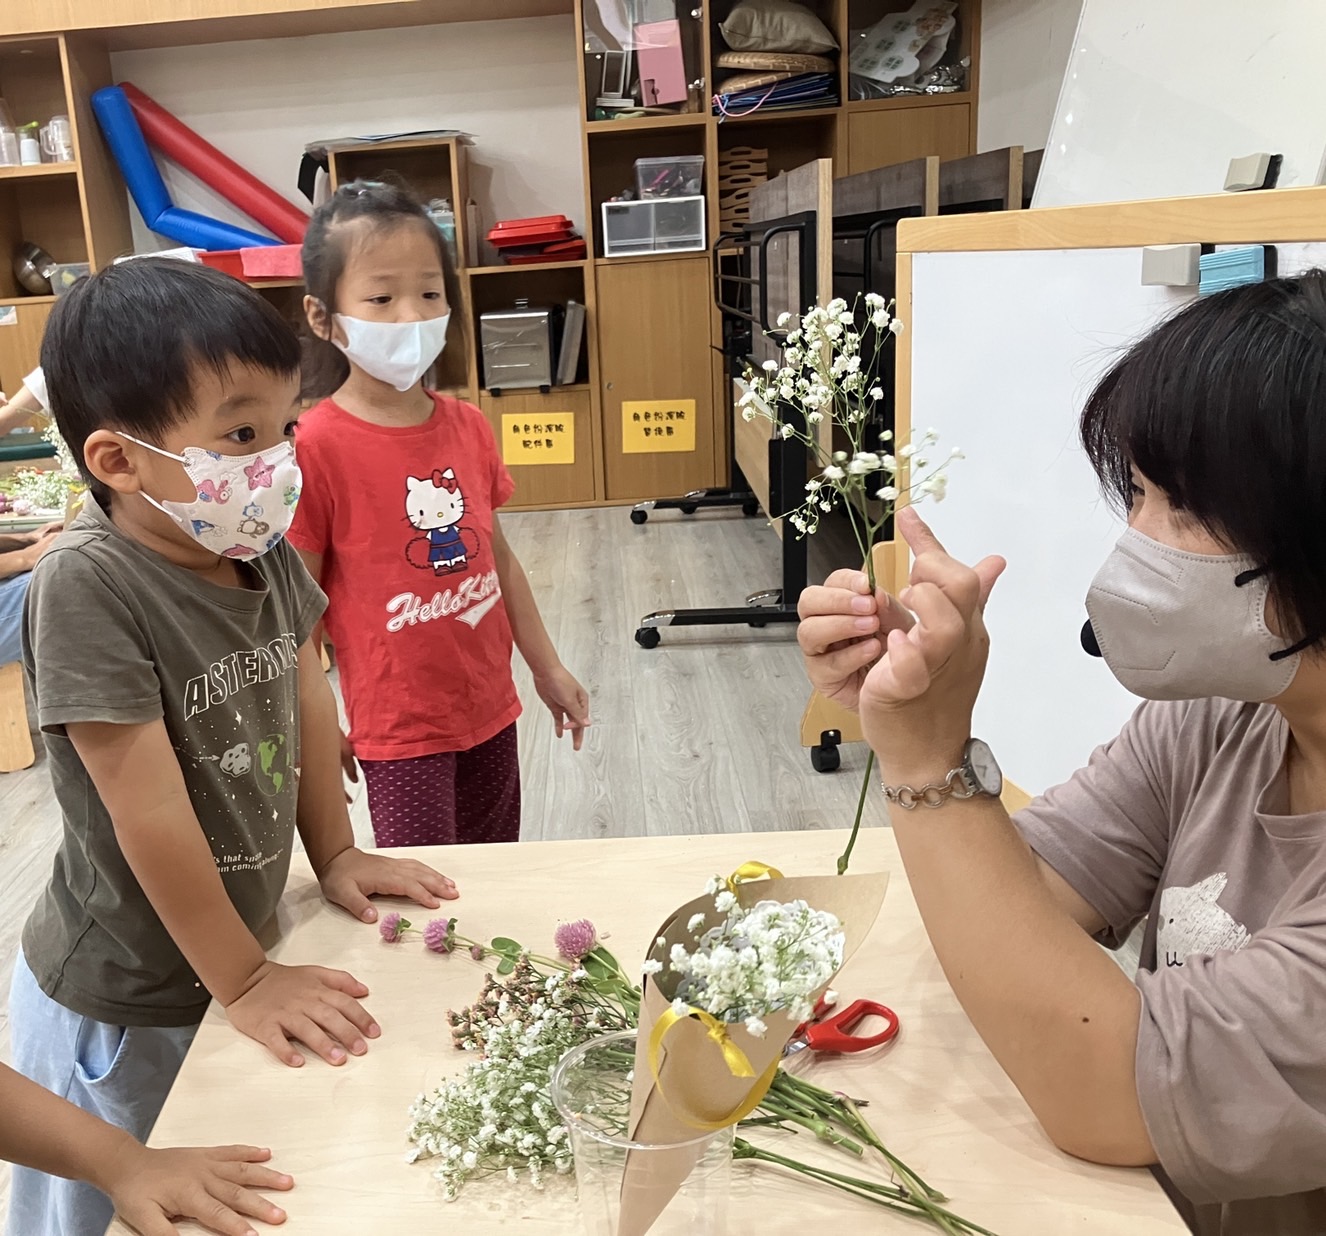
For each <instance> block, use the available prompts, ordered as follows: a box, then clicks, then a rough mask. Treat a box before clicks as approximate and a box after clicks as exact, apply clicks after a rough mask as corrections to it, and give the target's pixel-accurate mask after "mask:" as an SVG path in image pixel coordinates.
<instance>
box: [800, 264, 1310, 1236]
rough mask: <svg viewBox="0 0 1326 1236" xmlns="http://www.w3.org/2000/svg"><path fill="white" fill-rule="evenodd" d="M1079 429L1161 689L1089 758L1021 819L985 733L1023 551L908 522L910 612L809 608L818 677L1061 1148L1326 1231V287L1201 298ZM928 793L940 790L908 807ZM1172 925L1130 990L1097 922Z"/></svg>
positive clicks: (1109, 573)
mask: <svg viewBox="0 0 1326 1236" xmlns="http://www.w3.org/2000/svg"><path fill="white" fill-rule="evenodd" d="M1081 428H1082V438H1083V442H1084V445H1085V446H1086V449H1087V452H1088V454H1089V456H1090V458H1091V460H1092V463H1093V465H1094V466H1095V469H1096V472H1097V474H1098V476H1099V477H1100V479H1101V481H1102V484H1103V486H1104V488H1105V489H1106V491H1107V493H1109V494H1110V495H1111V496H1112V497H1115V498H1118V499H1120V501H1121V505H1124V506H1125V507H1127V509H1128V523H1129V529H1128V531H1127V532H1126V533H1125V534H1124V536H1123V538H1122V539H1121V540H1120V542H1119V545H1118V546H1117V547H1116V549H1115V550H1114V552H1113V553H1112V554H1111V555H1110V557H1109V559H1108V560H1107V561H1106V563H1105V565H1104V566H1103V567H1102V569H1101V572H1100V573H1099V575H1098V576H1097V577H1096V580H1095V582H1094V583H1093V585H1092V588H1091V592H1090V594H1089V596H1088V612H1089V614H1090V615H1091V625H1092V628H1093V629H1094V632H1095V635H1096V638H1097V640H1098V642H1099V646H1100V648H1101V649H1102V651H1103V654H1104V656H1105V659H1106V662H1107V663H1108V664H1109V666H1110V668H1111V670H1113V671H1114V673H1115V674H1116V676H1117V677H1119V679H1120V680H1121V681H1122V682H1123V683H1124V685H1125V686H1127V687H1128V688H1129V689H1130V690H1132V691H1133V692H1134V693H1136V694H1138V695H1141V696H1143V697H1144V698H1146V699H1148V701H1151V702H1147V703H1144V704H1143V705H1142V706H1141V707H1140V708H1139V709H1138V711H1137V713H1136V714H1135V715H1134V717H1133V718H1132V720H1131V721H1130V722H1129V723H1128V725H1127V726H1126V727H1125V728H1124V730H1123V732H1122V733H1121V734H1120V735H1119V737H1118V738H1116V739H1115V740H1114V741H1113V742H1111V743H1109V744H1107V745H1106V746H1104V747H1102V748H1101V749H1100V750H1098V751H1097V752H1096V753H1095V754H1094V755H1093V756H1092V757H1091V761H1090V763H1089V764H1088V765H1087V767H1086V768H1084V769H1082V770H1081V771H1079V772H1078V773H1077V774H1076V775H1075V776H1074V777H1073V778H1072V780H1071V781H1069V782H1068V783H1067V784H1065V785H1063V786H1060V787H1059V788H1057V789H1055V790H1052V791H1051V792H1050V793H1049V794H1047V795H1045V796H1044V797H1043V798H1041V799H1039V800H1037V801H1036V802H1035V803H1033V804H1032V805H1031V807H1029V808H1028V809H1027V810H1025V811H1023V812H1021V813H1019V815H1018V817H1017V818H1016V820H1014V821H1010V820H1009V818H1008V816H1007V814H1006V813H1005V812H1004V810H1003V808H1002V807H1001V806H1000V804H999V801H998V798H997V797H993V796H991V795H990V794H989V793H986V792H985V791H986V790H988V789H991V788H995V783H996V782H997V776H994V775H993V774H992V770H991V769H990V768H989V767H988V766H987V764H986V763H985V762H983V760H982V757H983V756H984V755H985V752H983V751H982V749H981V747H980V746H979V745H978V746H975V747H972V746H971V744H969V742H968V740H969V739H970V738H971V714H972V707H973V704H974V703H975V700H976V697H977V693H978V691H979V689H980V684H981V678H982V674H983V671H984V666H985V660H986V655H987V650H988V638H987V636H986V632H985V627H984V624H983V621H982V611H983V609H984V606H985V603H986V600H987V598H988V597H989V595H990V591H991V588H992V587H993V586H994V583H995V581H996V579H997V578H998V576H999V574H1000V572H1001V571H1002V570H1003V567H1004V563H1003V561H1002V560H1001V559H998V558H987V559H986V560H985V561H983V562H981V563H980V564H978V565H977V566H976V567H975V568H969V567H967V566H964V565H963V564H961V563H958V562H955V561H954V560H953V559H952V558H950V557H949V556H948V555H947V554H946V553H945V552H944V549H943V547H942V546H941V545H940V544H939V542H938V541H937V540H936V539H935V538H934V536H933V535H932V534H931V533H930V531H929V529H928V528H926V526H925V525H924V523H922V522H921V520H920V518H919V517H918V516H917V515H916V513H915V512H914V511H904V512H902V513H901V514H900V515H899V517H898V521H897V522H898V527H899V530H900V531H901V533H902V535H903V536H904V537H906V539H907V541H908V543H909V544H910V545H911V547H912V549H913V551H914V554H915V559H914V561H915V565H914V567H913V570H912V574H911V583H910V587H909V588H907V589H904V590H903V592H902V594H901V596H900V598H899V599H900V601H901V602H902V605H898V604H896V603H894V602H893V601H892V600H890V599H889V598H887V597H885V596H883V595H881V596H880V597H879V598H878V599H877V598H875V597H872V596H870V595H869V589H868V586H867V585H866V583H865V581H864V577H863V576H861V575H860V574H859V573H858V572H838V573H837V574H835V575H834V576H832V577H831V578H830V579H829V580H828V582H827V583H826V585H825V586H824V587H823V588H812V589H809V590H807V592H806V593H805V595H804V596H803V598H802V603H801V612H802V616H803V619H804V621H803V622H802V624H801V630H800V639H801V645H802V650H803V652H804V653H805V656H806V662H807V667H808V671H809V673H810V676H811V679H812V680H813V682H814V683H815V685H816V686H817V687H818V688H819V689H820V690H821V691H822V692H824V693H825V694H827V695H829V696H831V697H833V698H835V699H837V700H839V701H840V702H842V703H844V704H847V705H848V706H851V707H854V708H859V711H860V714H861V719H862V724H863V728H864V731H865V734H866V737H867V739H868V740H869V742H870V743H871V746H872V747H873V748H874V750H875V751H876V752H877V753H878V755H879V758H880V764H881V776H882V779H883V781H884V784H885V786H886V787H892V789H893V790H894V793H893V794H892V795H891V796H890V798H891V803H890V805H891V811H890V815H891V820H892V823H893V826H894V829H895V832H896V834H897V840H898V845H899V848H900V850H901V851H902V855H903V859H904V861H905V863H906V866H907V871H908V875H909V877H910V880H911V884H912V888H913V891H914V892H915V895H916V899H917V903H918V904H919V906H920V908H921V913H922V915H923V916H924V918H925V922H926V927H927V930H928V931H929V934H930V938H931V941H932V942H933V944H934V947H935V951H936V953H937V954H938V956H939V958H940V961H941V962H942V964H943V965H944V968H945V972H946V973H947V975H948V977H949V980H950V982H951V983H952V984H953V987H954V990H955V992H956V993H957V995H958V997H959V998H960V999H961V1001H962V1003H963V1005H964V1007H965V1008H966V1010H967V1012H968V1014H969V1016H970V1017H971V1019H972V1022H973V1023H974V1024H975V1026H976V1028H977V1029H978V1030H979V1031H980V1033H981V1035H982V1036H983V1037H984V1039H985V1041H986V1043H987V1044H988V1045H989V1047H990V1049H991V1050H992V1051H993V1053H994V1054H995V1056H996V1058H997V1059H998V1060H999V1062H1000V1064H1001V1065H1002V1066H1003V1068H1004V1069H1005V1071H1006V1072H1007V1073H1008V1074H1009V1076H1010V1078H1011V1079H1012V1080H1013V1081H1014V1083H1015V1084H1016V1085H1017V1086H1018V1088H1019V1090H1021V1092H1022V1094H1023V1095H1024V1097H1025V1098H1026V1099H1027V1101H1028V1103H1029V1104H1030V1106H1031V1108H1032V1110H1033V1111H1034V1112H1035V1114H1036V1116H1037V1117H1038V1118H1039V1120H1040V1121H1041V1124H1042V1125H1043V1127H1044V1128H1045V1130H1046V1132H1047V1133H1048V1134H1049V1136H1050V1137H1051V1138H1052V1139H1053V1140H1054V1141H1055V1142H1056V1143H1057V1144H1058V1145H1059V1146H1060V1147H1061V1148H1062V1149H1064V1150H1066V1151H1068V1152H1070V1153H1072V1154H1076V1155H1078V1156H1080V1157H1082V1158H1084V1159H1089V1160H1092V1161H1095V1162H1100V1163H1114V1164H1135V1165H1142V1164H1154V1165H1157V1170H1158V1173H1159V1174H1160V1175H1161V1178H1162V1180H1164V1181H1165V1183H1166V1184H1167V1186H1168V1187H1169V1188H1170V1191H1171V1195H1172V1196H1174V1197H1175V1200H1176V1203H1177V1204H1178V1205H1179V1206H1180V1209H1181V1210H1182V1211H1183V1212H1184V1215H1185V1218H1187V1220H1188V1222H1189V1224H1190V1226H1191V1227H1192V1228H1193V1230H1194V1231H1197V1232H1200V1233H1203V1234H1204V1236H1205V1234H1207V1233H1221V1234H1222V1236H1227V1234H1235V1233H1237V1234H1240V1236H1242V1234H1244V1233H1246V1234H1252V1233H1256V1234H1257V1236H1264V1234H1268V1233H1276V1234H1279V1233H1295V1234H1297V1233H1304V1234H1306V1233H1309V1232H1321V1231H1324V1230H1326V1192H1324V1191H1323V1186H1326V1039H1323V1038H1322V1034H1321V1029H1320V1027H1321V1014H1322V1013H1323V1012H1326V846H1323V844H1322V842H1323V838H1326V660H1324V659H1323V658H1322V656H1321V653H1320V649H1321V647H1322V645H1323V644H1324V643H1326V275H1323V274H1322V273H1313V274H1310V275H1306V276H1303V277H1302V278H1299V279H1282V280H1274V281H1271V282H1268V283H1264V284H1258V285H1255V286H1252V287H1247V288H1242V289H1238V290H1235V291H1231V292H1227V293H1224V294H1222V295H1219V296H1213V297H1209V298H1206V299H1203V300H1200V301H1198V302H1196V303H1195V304H1194V305H1192V306H1190V307H1189V308H1188V309H1186V310H1185V311H1184V312H1183V313H1181V314H1179V315H1177V316H1176V317H1174V318H1172V319H1170V320H1169V321H1168V322H1166V323H1164V324H1163V325H1162V326H1160V327H1159V328H1158V329H1157V330H1156V331H1155V332H1154V333H1153V334H1152V335H1150V336H1149V337H1148V338H1146V339H1144V340H1143V341H1141V342H1140V343H1139V344H1137V345H1136V346H1134V347H1133V348H1132V349H1131V350H1130V351H1129V352H1128V353H1127V354H1126V355H1125V356H1124V357H1123V359H1122V360H1121V361H1120V362H1119V363H1118V364H1116V365H1115V367H1114V368H1113V369H1112V370H1111V371H1110V372H1109V373H1108V374H1107V375H1106V377H1105V378H1104V379H1103V380H1102V381H1101V383H1100V384H1099V386H1098V387H1097V389H1096V391H1095V392H1094V393H1093V395H1092V397H1091V399H1090V400H1089V401H1088V404H1087V406H1086V409H1085V411H1084V413H1083V416H1082V426H1081ZM908 611H910V612H908ZM913 615H914V619H913ZM960 768H961V769H963V770H964V771H961V772H959V771H956V770H959V769H960ZM949 770H955V772H954V773H953V774H952V775H946V774H948V771H949ZM927 785H940V786H943V787H944V788H943V789H941V790H936V791H932V792H931V794H930V795H929V799H930V801H932V802H935V803H936V809H934V810H931V809H928V807H927V806H926V805H925V804H921V805H919V806H915V807H913V808H911V809H908V808H906V807H905V806H903V805H902V802H899V801H897V800H898V798H899V795H898V794H897V790H898V789H899V788H900V787H911V788H913V789H916V790H920V789H922V788H923V787H925V786H927ZM953 790H956V791H957V792H958V794H959V795H962V794H966V793H968V791H973V793H972V796H971V797H965V798H963V797H955V796H954V794H953V793H952V791H953ZM900 797H901V799H902V800H903V801H910V799H911V796H910V795H907V794H906V793H903V794H902V795H901V796H900ZM1147 915H1149V916H1150V917H1149V920H1148V927H1147V931H1146V936H1145V939H1144V944H1143V954H1142V968H1141V970H1140V971H1139V973H1138V976H1137V979H1136V982H1135V983H1134V982H1132V981H1130V980H1129V979H1128V978H1127V977H1126V976H1125V975H1124V974H1123V972H1122V971H1121V970H1119V968H1118V967H1116V966H1115V965H1114V963H1113V962H1112V961H1111V960H1110V959H1109V958H1108V957H1107V956H1106V955H1105V954H1104V952H1102V951H1101V950H1100V949H1099V948H1098V947H1097V946H1096V944H1095V943H1094V941H1093V937H1105V938H1108V937H1111V936H1112V937H1115V938H1117V937H1121V936H1122V935H1123V934H1125V933H1126V932H1127V931H1128V930H1129V929H1130V928H1131V927H1132V926H1133V925H1134V924H1135V923H1136V922H1138V921H1139V920H1141V919H1142V918H1143V917H1144V916H1147Z"/></svg>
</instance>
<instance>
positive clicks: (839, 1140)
mask: <svg viewBox="0 0 1326 1236" xmlns="http://www.w3.org/2000/svg"><path fill="white" fill-rule="evenodd" d="M759 1110H760V1111H763V1112H768V1113H770V1115H771V1117H773V1119H774V1122H775V1123H778V1124H786V1123H788V1122H791V1123H792V1124H797V1125H800V1126H801V1127H802V1128H803V1129H806V1130H808V1131H809V1132H811V1133H813V1134H815V1136H816V1137H817V1138H818V1139H819V1140H820V1141H822V1142H826V1143H828V1144H829V1145H831V1146H838V1147H839V1148H840V1149H842V1150H845V1151H847V1152H848V1153H850V1154H854V1155H856V1157H857V1158H858V1159H863V1158H865V1154H866V1148H865V1146H863V1145H862V1144H861V1143H860V1142H858V1141H855V1140H853V1139H852V1138H850V1137H848V1136H847V1135H846V1134H844V1133H839V1132H837V1131H836V1130H835V1129H834V1128H833V1125H832V1124H831V1123H830V1121H829V1120H827V1119H825V1118H824V1117H823V1116H820V1115H818V1114H807V1113H804V1112H800V1111H797V1110H796V1109H795V1108H793V1107H790V1106H787V1105H785V1104H782V1103H779V1102H777V1101H775V1100H770V1099H769V1098H768V1097H767V1096H766V1098H765V1100H764V1102H762V1103H761V1104H760V1108H759Z"/></svg>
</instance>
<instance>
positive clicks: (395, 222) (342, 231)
mask: <svg viewBox="0 0 1326 1236" xmlns="http://www.w3.org/2000/svg"><path fill="white" fill-rule="evenodd" d="M362 220H368V223H367V224H364V225H363V230H362V231H359V235H360V236H361V237H362V236H363V235H365V234H367V235H373V234H374V233H377V232H380V231H385V230H387V229H390V228H397V227H401V226H402V225H405V224H408V225H411V226H419V225H422V226H424V227H425V228H427V229H428V235H429V236H430V237H431V238H432V239H433V241H434V243H436V245H437V259H438V261H439V262H440V263H441V264H442V287H443V289H444V290H445V292H446V294H447V306H448V308H449V309H450V310H451V322H450V325H449V326H448V328H447V340H448V343H449V344H451V345H452V346H455V343H454V341H455V340H457V339H460V340H462V346H463V340H464V334H465V327H464V321H463V318H464V314H463V313H462V312H461V296H460V280H459V278H458V277H457V275H456V268H455V265H454V264H453V263H452V261H451V253H450V251H449V250H448V249H447V245H446V242H445V241H444V240H443V239H442V233H441V231H440V230H439V229H438V227H437V226H436V224H434V223H433V221H432V219H430V218H429V217H428V214H427V213H426V212H425V210H424V208H423V205H422V203H421V202H420V201H419V199H418V198H417V197H416V196H415V195H414V193H412V192H411V191H410V190H409V189H408V188H406V187H405V186H404V185H402V184H395V183H389V182H387V181H382V180H352V181H351V182H350V183H349V184H345V185H342V186H341V187H340V188H339V189H337V190H336V192H335V193H333V194H332V195H331V197H329V198H328V199H327V200H326V201H325V202H323V204H322V205H321V206H319V207H318V209H317V210H315V211H314V212H313V217H312V218H311V219H310V220H309V225H308V231H306V232H305V233H304V248H303V251H302V258H303V263H304V287H305V289H306V290H307V292H308V294H309V295H310V296H312V297H313V298H314V300H317V301H320V302H321V303H322V305H323V307H324V308H325V309H326V311H327V313H328V314H333V313H335V312H336V290H337V287H338V286H339V284H340V282H341V276H342V275H343V274H344V273H345V266H346V262H347V260H348V258H349V252H350V247H349V236H348V235H347V226H346V225H347V224H356V223H360V222H361V221H362ZM357 230H358V229H357ZM349 376H350V362H349V361H348V360H346V358H345V353H344V352H342V351H341V350H340V348H338V347H337V346H336V345H335V344H334V343H331V342H329V341H328V340H326V339H323V338H322V337H320V336H319V335H316V334H314V333H313V330H312V328H311V327H308V326H307V325H306V326H305V331H304V387H303V395H304V397H305V398H306V399H325V398H326V397H327V396H328V395H330V394H332V393H334V392H335V391H337V390H339V389H340V387H341V386H343V385H344V384H345V380H346V378H348V377H349Z"/></svg>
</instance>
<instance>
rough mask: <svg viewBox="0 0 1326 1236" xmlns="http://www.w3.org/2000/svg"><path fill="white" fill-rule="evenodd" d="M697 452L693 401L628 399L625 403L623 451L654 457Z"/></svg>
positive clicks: (623, 404) (623, 407) (623, 408)
mask: <svg viewBox="0 0 1326 1236" xmlns="http://www.w3.org/2000/svg"><path fill="white" fill-rule="evenodd" d="M693 450H695V400H694V399H628V400H625V401H623V403H622V451H623V452H624V453H625V454H627V455H652V454H655V453H660V454H661V453H664V452H669V451H693Z"/></svg>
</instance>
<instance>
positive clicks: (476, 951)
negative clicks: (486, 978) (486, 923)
mask: <svg viewBox="0 0 1326 1236" xmlns="http://www.w3.org/2000/svg"><path fill="white" fill-rule="evenodd" d="M487 955H488V951H487V950H486V949H485V948H484V946H483V945H482V944H471V945H470V956H471V957H473V958H474V960H475V961H482V960H483V959H484V958H485V957H486V956H487Z"/></svg>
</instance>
